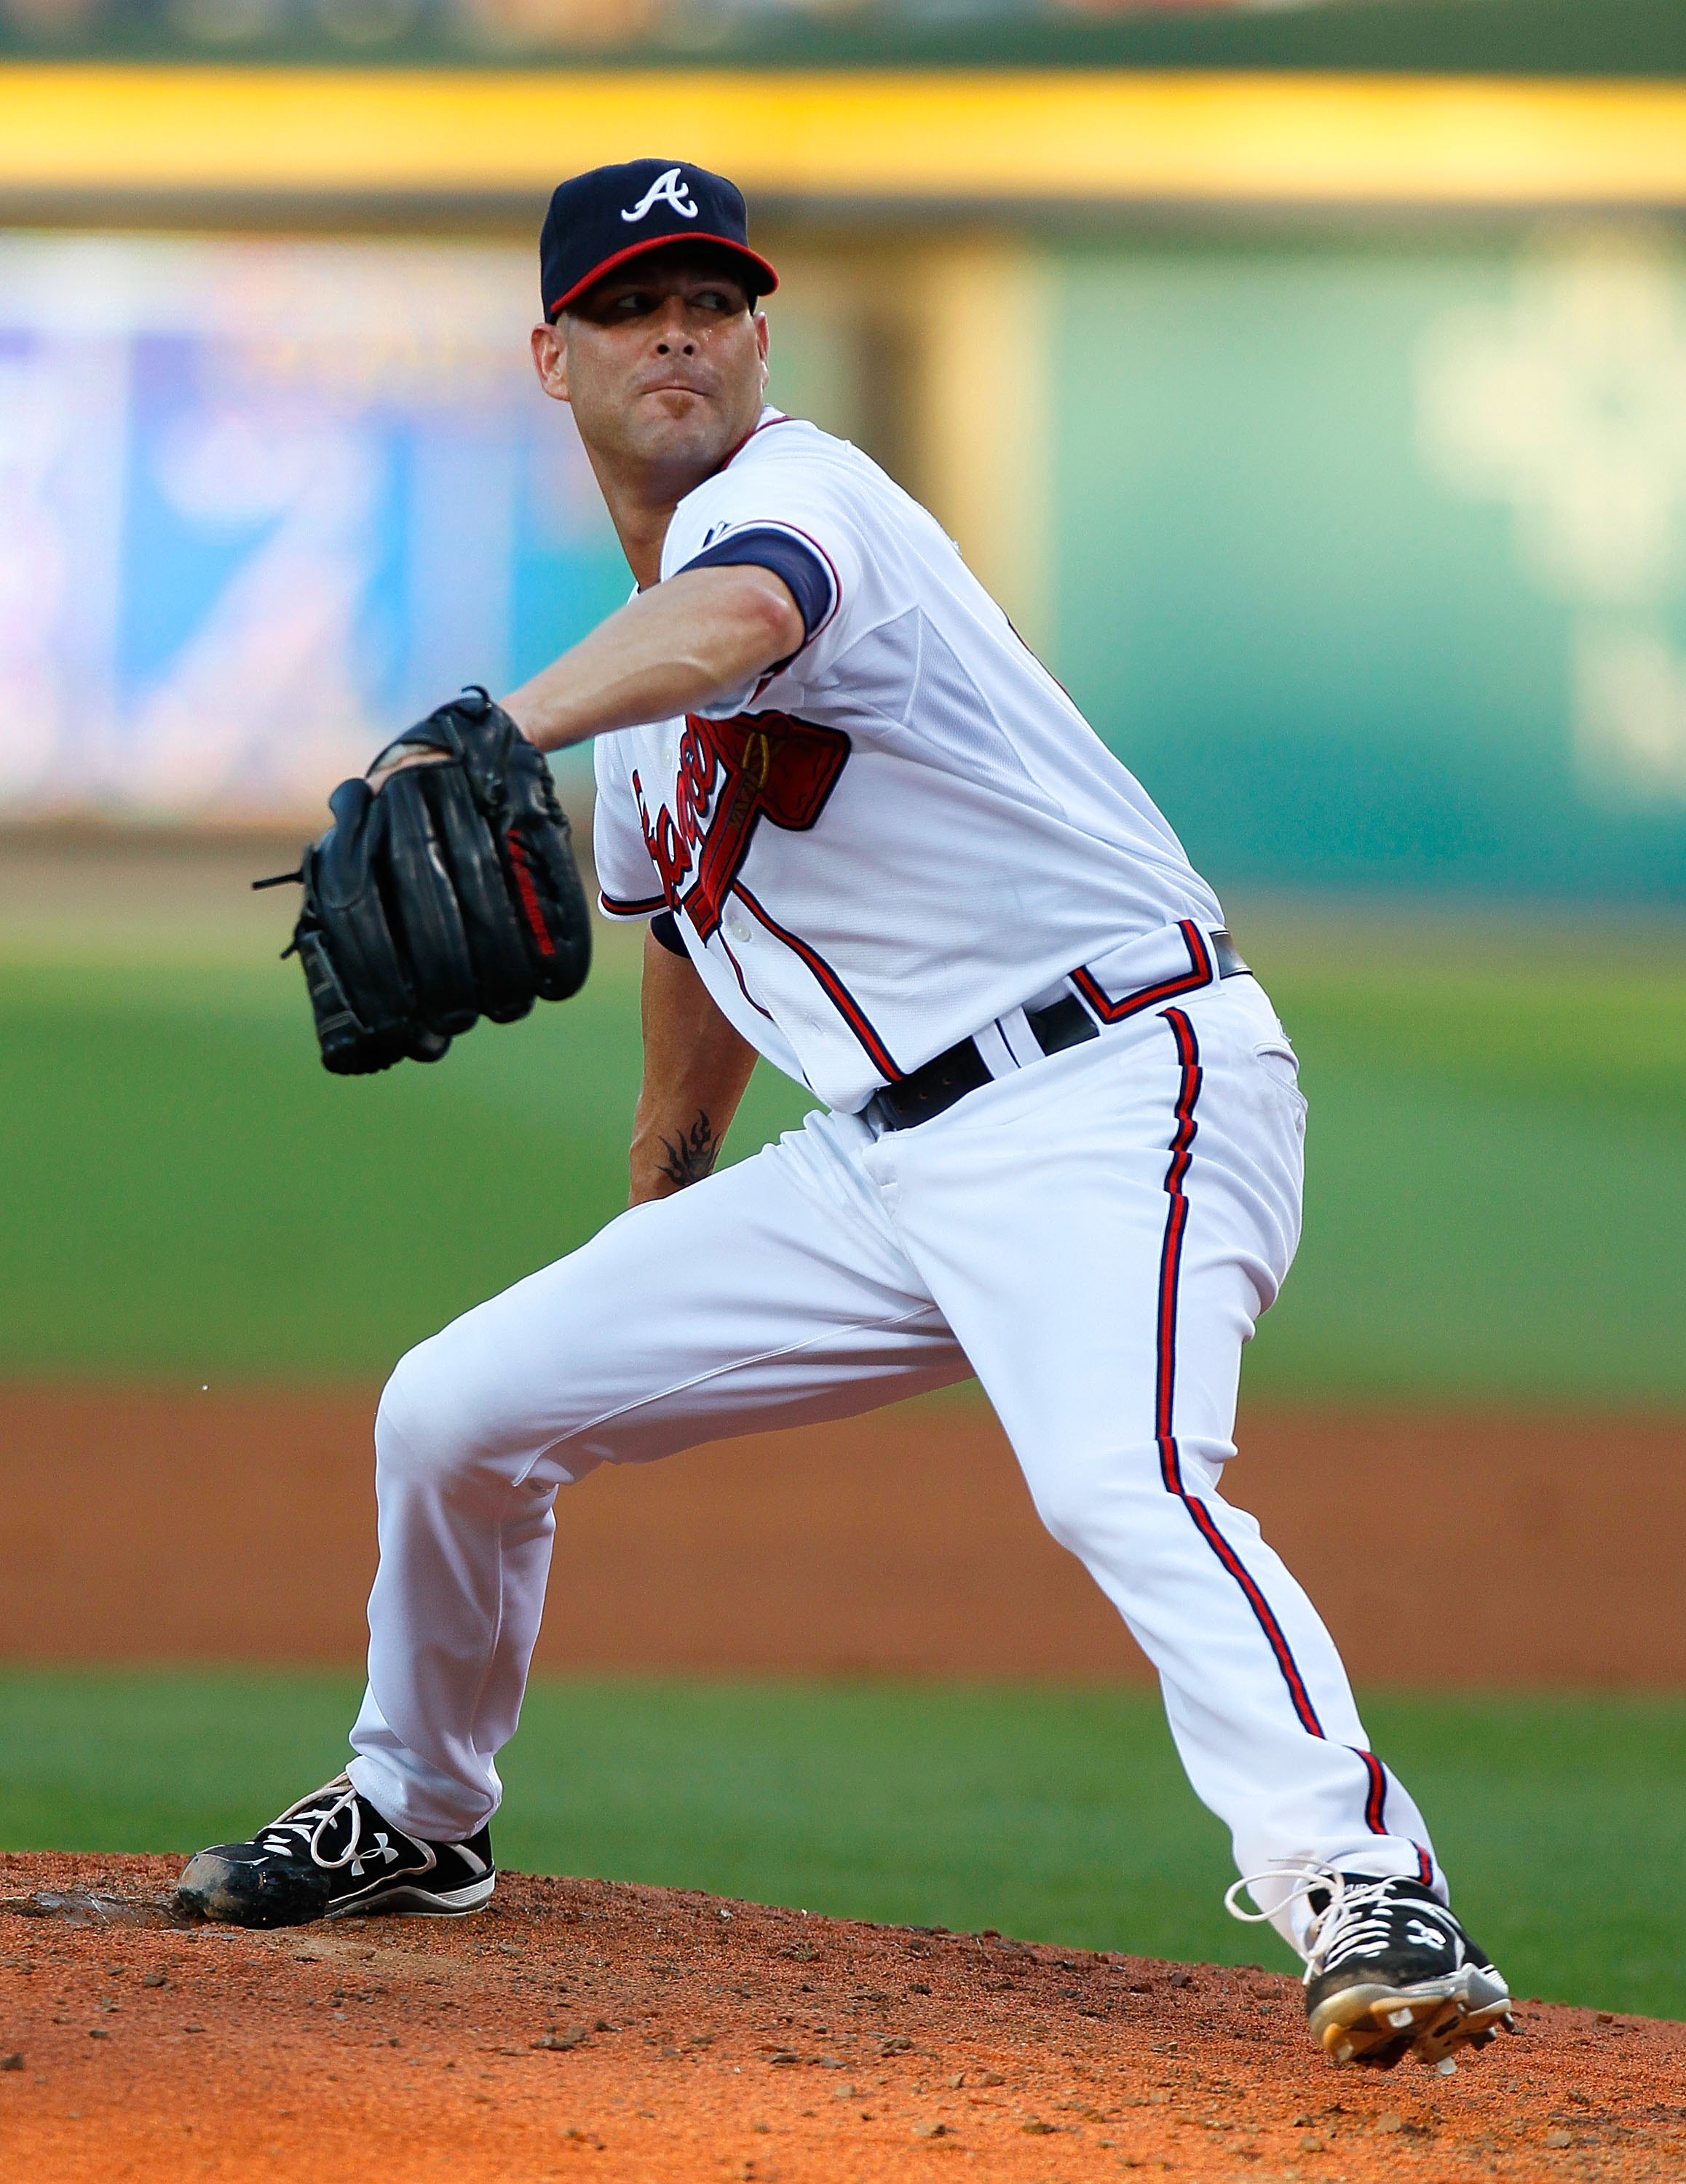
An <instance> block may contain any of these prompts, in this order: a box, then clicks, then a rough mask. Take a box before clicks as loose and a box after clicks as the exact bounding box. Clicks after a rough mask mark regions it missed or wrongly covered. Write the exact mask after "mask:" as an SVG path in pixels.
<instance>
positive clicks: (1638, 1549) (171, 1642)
mask: <svg viewBox="0 0 1686 2184" xmlns="http://www.w3.org/2000/svg"><path fill="white" fill-rule="evenodd" d="M375 1401H376V1390H373V1389H347V1390H326V1389H312V1388H309V1387H305V1388H281V1387H275V1386H255V1387H238V1386H236V1387H215V1388H212V1389H210V1390H208V1391H203V1392H202V1391H201V1390H200V1389H199V1388H198V1386H197V1385H194V1386H192V1387H190V1388H186V1389H181V1388H170V1387H153V1388H141V1387H134V1386H127V1387H125V1386H121V1385H114V1386H106V1387H101V1386H97V1385H95V1386H87V1385H81V1386H77V1385H53V1384H50V1383H41V1382H37V1383H35V1384H30V1383H27V1382H18V1381H14V1382H9V1383H8V1382H3V1381H0V1447H4V1449H5V1450H6V1451H7V1454H8V1480H7V1490H6V1493H5V1495H4V1496H3V1497H0V1658H3V1659H9V1660H14V1661H15V1660H37V1661H42V1660H45V1661H55V1660H76V1659H80V1660H101V1661H115V1660H130V1661H134V1660H142V1661H145V1660H152V1661H167V1660H196V1659H197V1660H219V1661H258V1662H263V1663H268V1664H270V1665H274V1664H277V1663H284V1662H306V1661H318V1662H330V1661H331V1662H336V1663H345V1664H351V1663H355V1662H357V1661H358V1660H359V1658H361V1655H362V1652H363V1650H364V1644H365V1642H366V1635H367V1634H366V1630H365V1627H364V1602H365V1600H366V1599H367V1597H368V1593H369V1584H370V1578H371V1576H372V1575H373V1573H374V1562H375V1507H374V1492H373V1483H374V1482H373V1460H372V1457H371V1453H370V1424H371V1421H372V1419H373V1417H374V1411H375ZM1240 1444H1241V1454H1240V1456H1239V1457H1238V1459H1237V1460H1236V1462H1235V1463H1234V1464H1233V1466H1232V1467H1231V1473H1230V1476H1229V1478H1228V1479H1227V1481H1226V1490H1227V1492H1228V1493H1229V1494H1230V1496H1232V1498H1233V1500H1234V1501H1235V1502H1238V1504H1239V1505H1240V1507H1243V1508H1245V1509H1250V1510H1251V1511H1252V1512H1253V1513H1255V1515H1256V1516H1257V1517H1258V1518H1259V1519H1260V1522H1261V1523H1262V1524H1263V1526H1264V1528H1265V1535H1266V1538H1267V1539H1269V1540H1270V1541H1271V1542H1272V1543H1273V1544H1274V1545H1275V1546H1277V1547H1278V1548H1279V1549H1280V1550H1281V1552H1283V1555H1284V1557H1286V1559H1287V1561H1288V1566H1289V1567H1290V1568H1292V1569H1293V1570H1294V1572H1295V1573H1296V1574H1298V1575H1299V1577H1300V1578H1301V1580H1303V1581H1304V1582H1305V1585H1306V1587H1307V1589H1308V1590H1309V1591H1310V1594H1311V1596H1312V1598H1313V1599H1314V1600H1315V1601H1316V1602H1317V1603H1318V1605H1319V1607H1321V1608H1322V1612H1323V1613H1324V1615H1325V1616H1326V1617H1327V1619H1328V1622H1329V1624H1330V1627H1331V1628H1332V1629H1333V1631H1334V1634H1335V1635H1336V1637H1337V1639H1338V1641H1340V1644H1341V1646H1342V1650H1343V1652H1344V1654H1345V1657H1346V1659H1347V1662H1348V1663H1349V1667H1350V1668H1351V1669H1352V1671H1353V1673H1354V1674H1355V1676H1357V1677H1358V1678H1360V1680H1375V1681H1377V1682H1384V1683H1394V1684H1398V1683H1416V1684H1421V1685H1432V1686H1438V1687H1441V1688H1445V1687H1448V1686H1452V1685H1469V1684H1474V1685H1485V1686H1492V1685H1531V1684H1532V1685H1557V1686H1562V1685H1605V1686H1616V1687H1620V1686H1622V1685H1628V1686H1639V1685H1653V1686H1662V1687H1667V1688H1673V1689H1678V1688H1679V1687H1680V1686H1681V1685H1683V1684H1686V1620H1683V1619H1682V1618H1681V1616H1680V1614H1679V1612H1678V1597H1679V1588H1678V1575H1679V1573H1678V1542H1679V1541H1680V1539H1681V1538H1682V1536H1683V1535H1686V1420H1683V1419H1682V1418H1680V1417H1678V1416H1672V1417H1671V1416H1667V1415H1662V1414H1655V1415H1650V1416H1648V1415H1646V1414H1644V1413H1642V1412H1629V1413H1626V1414H1623V1413H1620V1412H1612V1413H1609V1414H1605V1415H1600V1414H1599V1413H1597V1412H1586V1413H1583V1414H1577V1413H1574V1412H1546V1411H1540V1412H1525V1411H1503V1410H1496V1409H1495V1410H1482V1409H1476V1408H1471V1409H1466V1410H1453V1409H1450V1408H1449V1409H1444V1410H1438V1411H1433V1410H1427V1409H1418V1410H1411V1409H1406V1408H1403V1407H1401V1408H1398V1409H1392V1410H1388V1409H1382V1408H1378V1407H1372V1408H1360V1407H1349V1408H1340V1407H1317V1408H1314V1407H1305V1408H1300V1409H1292V1410H1290V1409H1287V1408H1283V1407H1267V1406H1262V1405H1260V1406H1249V1407H1248V1408H1247V1410H1246V1412H1244V1417H1243V1420H1242V1424H1241V1429H1240ZM1380 1539H1385V1540H1386V1541H1387V1542H1388V1559H1389V1562H1390V1563H1391V1564H1392V1565H1393V1566H1394V1567H1395V1568H1399V1569H1402V1570H1410V1571H1413V1572H1432V1573H1433V1580H1434V1585H1435V1588H1436V1591H1437V1593H1438V1596H1441V1597H1443V1598H1444V1599H1447V1600H1455V1602H1457V1604H1458V1605H1457V1612H1456V1613H1455V1615H1444V1616H1440V1617H1434V1618H1427V1619H1422V1620H1420V1621H1419V1622H1418V1623H1417V1624H1416V1625H1415V1626H1414V1627H1413V1630H1412V1634H1411V1646H1410V1652H1409V1655H1408V1656H1406V1655H1405V1654H1403V1653H1402V1652H1401V1651H1400V1648H1399V1640H1398V1633H1397V1630H1396V1628H1395V1624H1394V1619H1393V1617H1392V1616H1391V1615H1382V1616H1379V1617H1378V1615H1377V1597H1376V1592H1375V1579H1374V1563H1373V1558H1372V1556H1371V1555H1370V1554H1369V1553H1368V1552H1364V1553H1355V1552H1354V1551H1353V1542H1354V1541H1376V1540H1380ZM537 1667H538V1668H539V1669H542V1670H548V1671H550V1672H552V1673H555V1672H558V1671H565V1670H570V1669H582V1670H602V1669H639V1670H644V1671H651V1672H680V1673H687V1674H715V1673H730V1674H784V1675H815V1674H819V1675H826V1674H891V1675H928V1676H1003V1677H1032V1678H1047V1679H1054V1680H1074V1681H1082V1680H1093V1681H1102V1682H1105V1681H1112V1680H1119V1679H1144V1678H1145V1677H1146V1676H1147V1675H1148V1674H1149V1671H1148V1668H1147V1663H1145V1661H1143V1658H1142V1657H1141V1655H1140V1654H1139V1653H1138V1652H1137V1650H1136V1648H1135V1646H1133V1644H1132V1642H1131V1641H1130V1639H1129V1637H1128V1635H1127V1633H1126V1631H1125V1630H1124V1627H1123V1624H1121V1622H1120V1620H1119V1619H1118V1617H1117V1616H1116V1614H1114V1613H1113V1612H1112V1610H1111V1609H1110V1607H1108V1605H1107V1603H1106V1602H1105V1600H1104V1599H1103V1598H1102V1596H1101V1595H1100V1593H1099V1591H1098V1590H1097V1589H1096V1587H1095V1586H1094V1585H1093V1584H1091V1583H1090V1581H1089V1580H1088V1577H1087V1576H1086V1574H1084V1572H1083V1570H1082V1568H1081V1566H1080V1565H1079V1564H1078V1563H1077V1562H1076V1561H1075V1560H1074V1559H1073V1557H1071V1556H1070V1555H1068V1554H1066V1552H1064V1551H1063V1550H1062V1549H1061V1548H1060V1547H1059V1546H1056V1545H1055V1544H1054V1541H1053V1540H1052V1539H1051V1538H1050V1537H1049V1535H1048V1534H1047V1533H1046V1532H1045V1531H1044V1530H1043V1528H1042V1526H1041V1525H1040V1524H1038V1521H1037V1518H1036V1514H1035V1512H1034V1511H1033V1509H1032V1507H1031V1501H1030V1496H1029V1494H1028V1493H1027V1491H1026V1489H1025V1485H1024V1482H1023V1480H1022V1479H1021V1477H1020V1475H1019V1472H1018V1467H1017V1465H1016V1464H1015V1463H1014V1461H1013V1457H1012V1451H1010V1448H1009V1447H1008V1446H1007V1442H1006V1440H1005V1437H1004V1435H1003V1434H1002V1432H1001V1429H1000V1428H999V1425H998V1424H996V1422H995V1420H994V1418H993V1416H992V1415H991V1413H990V1412H988V1409H987V1408H986V1407H984V1405H983V1404H982V1401H977V1400H967V1399H965V1398H964V1397H962V1398H959V1399H949V1400H946V1401H937V1402H926V1403H919V1404H911V1405H907V1406H904V1407H901V1408H899V1409H896V1410H892V1411H885V1412H878V1413H877V1414H876V1415H875V1416H872V1417H869V1418H860V1419H853V1420H846V1421H844V1422H843V1423H842V1424H835V1425H825V1426H812V1427H809V1428H806V1429H804V1430H803V1431H801V1432H787V1433H774V1434H765V1435H759V1436H757V1437H755V1438H754V1439H751V1440H735V1441H726V1442H721V1443H718V1444H716V1445H715V1446H712V1447H708V1448H702V1449H698V1450H696V1451H693V1452H692V1453H690V1454H688V1455H686V1456H681V1457H671V1458H670V1459H669V1460H668V1461H667V1462H666V1463H658V1464H648V1465H643V1466H637V1467H633V1468H629V1469H626V1470H621V1471H615V1470H611V1469H604V1470H603V1471H600V1472H598V1473H597V1474H594V1475H593V1477H591V1478H589V1479H586V1480H585V1481H584V1482H583V1483H582V1484H581V1485H579V1486H577V1487H572V1488H570V1489H568V1490H565V1492H564V1493H563V1494H562V1495H561V1496H560V1497H559V1502H558V1507H557V1545H556V1556H555V1563H554V1569H553V1573H552V1577H551V1584H550V1592H549V1598H548V1603H547V1607H546V1613H545V1628H544V1633H543V1637H542V1638H541V1640H540V1643H539V1650H538V1654H537Z"/></svg>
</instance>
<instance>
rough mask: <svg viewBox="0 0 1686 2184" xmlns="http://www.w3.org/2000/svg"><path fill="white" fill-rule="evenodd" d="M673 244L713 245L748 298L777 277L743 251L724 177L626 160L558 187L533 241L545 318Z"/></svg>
mask: <svg viewBox="0 0 1686 2184" xmlns="http://www.w3.org/2000/svg"><path fill="white" fill-rule="evenodd" d="M671 242H711V243H714V244H715V245H717V246H718V247H719V248H721V249H722V250H729V251H731V252H732V253H733V254H734V255H735V256H736V257H737V258H738V259H740V260H741V261H742V264H743V284H744V286H745V287H746V288H748V291H749V293H750V294H751V295H752V296H765V295H767V294H769V293H771V291H772V290H773V289H775V288H776V287H777V286H778V284H779V276H778V275H777V274H776V273H775V272H774V270H773V269H772V267H771V265H768V263H767V261H766V259H765V258H761V257H758V256H757V254H756V253H755V252H754V251H753V250H752V249H751V248H749V226H748V219H747V217H746V215H745V213H744V209H743V192H742V191H741V190H740V189H739V188H738V187H737V184H736V183H735V182H729V181H726V177H725V175H711V174H710V173H709V170H708V169H707V168H706V167H687V166H686V165H685V164H683V163H682V161H678V160H673V159H629V160H628V161H627V162H626V164H625V165H624V166H620V167H593V169H592V170H591V171H590V172H589V173H588V174H584V175H575V176H574V177H573V179H572V181H566V182H563V183H561V184H560V185H559V187H558V188H557V189H556V191H555V193H554V195H553V197H552V198H551V200H550V209H549V211H548V213H546V214H545V215H544V227H543V231H542V232H541V234H540V236H539V238H538V270H539V281H540V286H541V289H542V292H543V303H544V315H545V317H546V318H547V319H550V320H554V318H555V316H556V315H557V313H558V312H559V311H560V310H564V309H566V308H567V306H568V305H569V304H571V303H572V302H573V301H574V299H575V298H576V297H577V296H581V295H583V294H584V293H585V292H586V290H587V288H589V287H591V286H592V284H593V281H600V280H602V278H603V277H604V274H606V273H612V272H613V271H614V270H615V267H616V266H617V265H625V264H626V260H627V259H629V258H640V257H642V256H643V253H645V252H646V251H647V250H660V249H662V248H664V247H665V245H666V244H668V243H671Z"/></svg>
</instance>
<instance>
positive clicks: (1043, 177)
mask: <svg viewBox="0 0 1686 2184" xmlns="http://www.w3.org/2000/svg"><path fill="white" fill-rule="evenodd" d="M647 153H659V154H665V155H667V156H670V157H671V158H674V159H691V160H695V161H698V162H699V163H700V164H704V165H706V166H711V167H715V168H717V169H720V170H722V171H724V172H726V173H727V174H730V175H733V176H734V177H735V178H736V179H737V180H738V181H741V182H743V184H744V186H745V187H747V188H748V189H750V190H752V191H753V190H761V191H765V192H781V193H784V194H791V195H797V196H815V197H829V198H838V197H842V198H902V199H915V200H918V199H927V200H928V199H950V200H953V199H962V200H964V199H986V200H987V199H1004V198H1005V199H1028V200H1037V199H1045V200H1049V201H1053V202H1058V201H1060V200H1068V201H1077V200H1085V199H1088V200H1103V201H1104V200H1108V199H1111V200H1117V201H1120V202H1131V201H1136V202H1143V201H1149V202H1150V201H1155V200H1158V201H1184V202H1187V201H1203V200H1205V201H1214V200H1219V201H1221V200H1238V199H1249V198H1251V199H1266V200H1277V201H1281V202H1288V203H1316V202H1327V203H1472V204H1494V205H1503V204H1528V203H1583V204H1624V203H1626V204H1632V203H1644V204H1672V203H1686V86H1675V85H1673V84H1665V83H1602V82H1600V83H1566V82H1542V81H1492V80H1488V79H1475V78H1468V79H1466V78H1450V77H1448V78H1441V77H1405V78H1400V77H1377V76H1369V77H1366V76H1342V75H1234V74H1232V75H1219V74H1213V75H1205V74H1195V73H1162V74H1138V73H1123V72H1104V73H1099V72H1098V73H1088V74H1071V75H1067V74H1063V73H1061V74H1054V73H1026V72H1020V73H1007V74H998V73H993V72H985V71H982V70H971V71H963V72H952V73H946V74H936V75H912V74H889V73H883V74H879V73H871V72H853V71H851V72H848V73H842V74H825V73H820V72H815V71H802V72H798V71H793V70H771V71H765V72H757V73H753V74H752V73H749V72H747V71H746V72H742V73H737V74H731V73H726V74H719V73H712V72H710V73H704V72H699V71H684V70H673V71H665V72H659V73H654V74H648V75H638V74H620V73H610V72H607V71H600V72H575V71H569V72H565V73H559V72H540V71H526V72H519V73H514V74H509V73H502V72H493V71H490V70H487V71H458V72H446V73H431V72H424V71H420V70H397V71H392V72H390V73H389V72H386V71H381V72H375V71H353V70H328V69H273V70H271V69H264V70H259V69H233V68H115V67H111V68H93V67H75V66H64V67H59V66H16V67H4V68H0V189H13V190H17V189H26V190H31V191H41V190H43V189H45V190H48V191H51V190H71V189H75V190H88V189H114V190H123V189H141V190H185V191H212V192H265V191H275V190H285V191H287V192H299V191H305V192H311V191H320V192H324V193H333V192H384V191H392V192H424V193H427V192H448V193H451V194H462V193H473V192H527V191H534V190H540V189H543V188H545V187H548V186H549V185H550V184H552V183H554V181H556V180H557V179H558V178H559V176H561V175H565V174H569V173H573V172H576V171H577V170H579V169H581V168H582V167H587V166H592V165H594V164H597V163H598V162H599V161H603V160H609V159H631V158H635V157H639V156H643V155H644V154H647Z"/></svg>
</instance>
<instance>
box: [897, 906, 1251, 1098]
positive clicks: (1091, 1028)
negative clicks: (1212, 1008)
mask: <svg viewBox="0 0 1686 2184" xmlns="http://www.w3.org/2000/svg"><path fill="white" fill-rule="evenodd" d="M1211 948H1212V963H1213V967H1215V969H1216V972H1217V975H1218V977H1219V978H1238V977H1239V976H1240V975H1241V974H1242V973H1243V972H1245V970H1246V969H1247V966H1246V964H1245V963H1244V962H1243V961H1242V960H1241V957H1240V955H1239V953H1238V950H1237V949H1236V945H1235V943H1234V941H1233V940H1232V939H1230V937H1229V935H1228V933H1226V932H1223V931H1222V930H1221V929H1220V930H1218V931H1216V932H1214V933H1212V935H1211ZM1025 1022H1027V1024H1028V1025H1029V1026H1030V1028H1031V1037H1032V1039H1034V1040H1035V1041H1036V1043H1037V1045H1038V1046H1039V1047H1040V1048H1041V1049H1042V1050H1043V1053H1044V1054H1063V1053H1064V1052H1065V1050H1066V1048H1067V1047H1068V1046H1082V1045H1083V1044H1084V1042H1085V1041H1086V1040H1088V1039H1099V1036H1100V1027H1099V1024H1097V1023H1096V1022H1095V1020H1094V1018H1093V1017H1092V1016H1091V1015H1090V1014H1089V1012H1088V1010H1087V1009H1086V1008H1085V1007H1084V1006H1083V1005H1082V1002H1081V1001H1080V1000H1078V999H1077V996H1076V995H1066V998H1065V999H1064V1000H1058V1001H1054V1002H1052V1003H1050V1004H1049V1006H1048V1007H1047V1008H1045V1009H1027V1010H1026V1011H1025ZM993 1082H994V1073H993V1070H991V1068H990V1067H989V1065H988V1062H987V1061H985V1060H984V1058H983V1056H982V1054H981V1053H980V1052H979V1050H978V1045H977V1040H976V1039H961V1040H960V1044H959V1045H957V1046H951V1047H950V1048H949V1050H948V1051H947V1053H946V1054H939V1055H937V1056H934V1057H933V1058H932V1060H931V1061H927V1062H926V1063H925V1065H924V1066H923V1067H922V1068H919V1069H915V1071H914V1072H913V1073H911V1075H910V1076H907V1077H904V1078H902V1080H901V1082H900V1084H887V1085H885V1086H884V1087H883V1088H882V1089H881V1090H879V1091H876V1092H875V1093H874V1094H873V1095H872V1097H871V1099H870V1100H868V1101H867V1103H866V1105H865V1107H864V1108H863V1109H862V1110H861V1112H862V1113H863V1115H864V1116H865V1118H866V1120H867V1121H868V1122H870V1123H876V1125H877V1127H878V1128H880V1129H881V1130H910V1129H913V1128H916V1127H917V1125H918V1124H919V1123H928V1122H929V1121H930V1120H931V1118H932V1116H933V1115H940V1114H943V1112H945V1111H946V1110H947V1109H949V1108H950V1107H952V1106H954V1102H955V1101H956V1100H964V1099H965V1096H966V1095H967V1093H968V1092H976V1091H977V1090H978V1089H980V1088H981V1087H982V1086H983V1085H985V1084H993Z"/></svg>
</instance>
